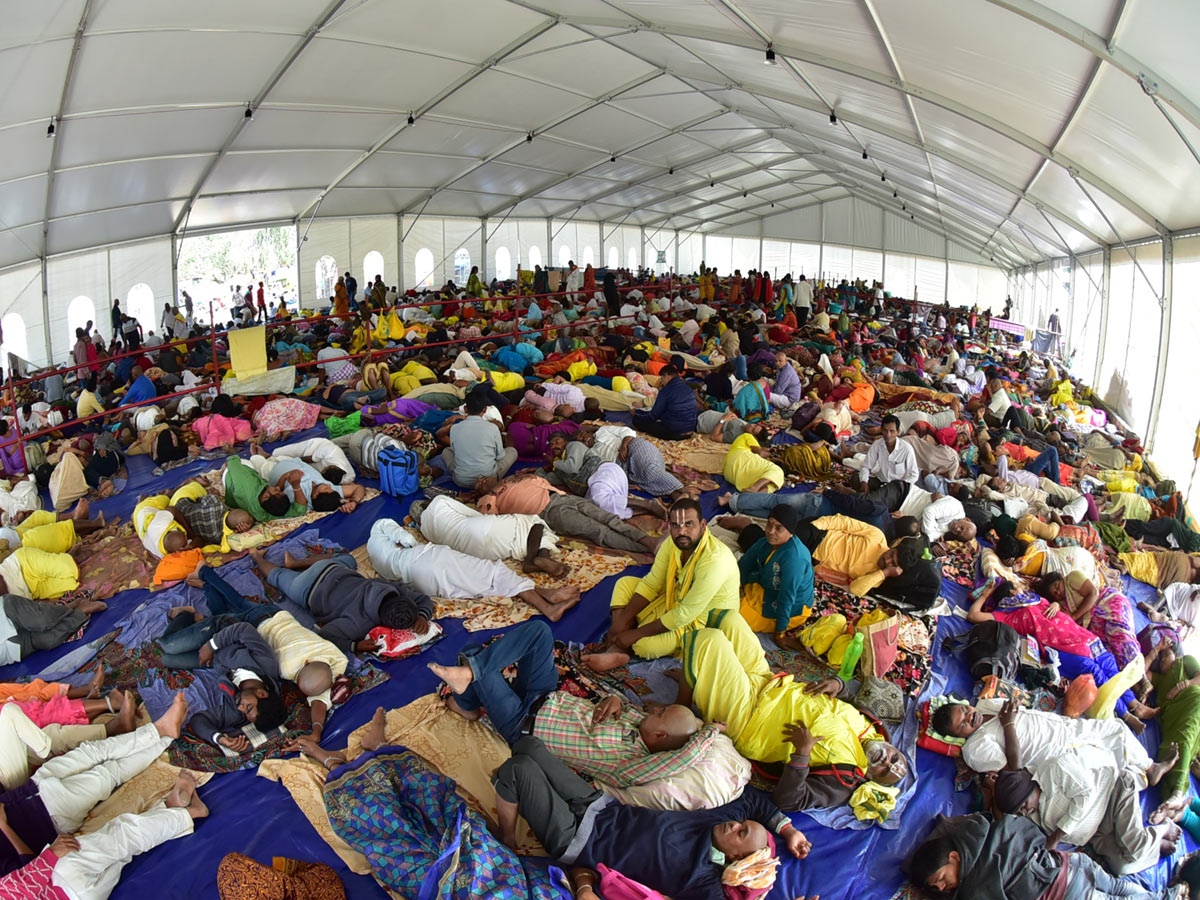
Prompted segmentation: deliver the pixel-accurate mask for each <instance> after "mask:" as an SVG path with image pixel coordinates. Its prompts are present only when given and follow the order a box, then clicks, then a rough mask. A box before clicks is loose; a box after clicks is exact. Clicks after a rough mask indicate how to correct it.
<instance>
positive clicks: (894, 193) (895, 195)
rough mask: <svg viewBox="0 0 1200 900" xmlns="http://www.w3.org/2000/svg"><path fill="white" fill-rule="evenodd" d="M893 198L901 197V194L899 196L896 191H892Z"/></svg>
mask: <svg viewBox="0 0 1200 900" xmlns="http://www.w3.org/2000/svg"><path fill="white" fill-rule="evenodd" d="M892 196H893V197H899V196H900V195H899V194H897V193H896V192H895V191H892Z"/></svg>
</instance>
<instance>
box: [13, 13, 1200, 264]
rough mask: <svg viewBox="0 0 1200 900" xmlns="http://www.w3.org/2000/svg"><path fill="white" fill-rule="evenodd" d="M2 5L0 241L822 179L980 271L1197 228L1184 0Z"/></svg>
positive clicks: (768, 195)
mask: <svg viewBox="0 0 1200 900" xmlns="http://www.w3.org/2000/svg"><path fill="white" fill-rule="evenodd" d="M10 6H11V8H8V9H6V10H5V18H6V22H5V41H4V44H3V46H0V78H2V79H3V80H4V81H5V83H6V84H7V90H6V92H5V99H4V104H3V107H0V211H2V212H0V267H4V266H10V265H13V264H17V263H21V262H24V261H28V260H32V259H37V258H39V257H44V256H48V255H54V254H61V253H64V252H69V251H73V250H78V249H81V248H86V247H91V246H97V245H102V244H108V243H112V242H117V241H124V240H131V239H138V238H145V237H150V236H155V235H163V234H170V233H178V232H180V231H181V230H182V229H184V228H188V229H197V228H216V227H226V226H235V225H241V224H249V223H257V222H265V221H289V220H291V221H295V220H300V219H307V218H308V217H310V216H312V215H313V214H314V213H316V214H317V215H320V216H330V215H351V214H366V215H371V214H383V213H393V214H394V213H406V214H415V213H417V212H418V211H422V212H423V213H424V214H429V215H438V216H471V217H480V216H488V217H493V218H496V217H502V216H505V215H509V216H513V217H519V216H539V217H559V216H574V217H575V218H578V219H590V220H616V219H620V220H623V221H624V222H626V223H627V224H638V225H642V224H644V225H649V226H653V227H655V228H659V227H663V226H665V227H668V228H671V229H684V230H703V231H730V230H737V229H740V228H744V227H745V226H747V225H749V226H750V227H751V230H752V231H753V232H755V233H757V232H759V231H760V229H762V230H763V231H764V233H765V231H769V230H770V229H771V228H772V227H775V225H778V224H779V223H782V222H786V221H788V220H787V219H786V218H785V217H784V216H785V214H786V213H787V211H788V210H793V209H794V210H797V211H803V210H805V209H807V208H808V207H810V206H811V204H813V203H814V202H821V201H826V200H830V199H836V198H853V201H854V204H856V205H862V206H868V205H869V206H871V207H872V208H874V209H875V210H877V214H878V216H883V215H884V211H885V210H886V213H887V216H888V217H893V214H894V215H895V216H903V217H907V218H908V219H909V221H911V222H912V223H914V224H919V225H921V226H922V227H923V228H925V229H927V230H929V231H930V232H932V233H935V234H937V235H939V236H940V237H941V238H942V239H943V240H946V239H948V240H952V241H954V242H955V243H956V244H957V245H960V246H961V247H962V248H964V250H968V251H970V252H971V253H973V254H976V255H977V256H978V257H980V258H984V259H987V260H992V261H994V262H995V264H997V265H1000V266H1003V267H1005V268H1011V267H1016V266H1020V265H1023V264H1025V263H1027V262H1030V261H1035V260H1039V259H1042V258H1047V257H1053V256H1062V255H1065V254H1067V253H1068V251H1081V250H1085V249H1087V248H1091V247H1095V246H1099V245H1106V244H1115V243H1119V242H1120V241H1121V240H1132V239H1136V238H1141V237H1145V236H1151V235H1154V234H1156V233H1160V234H1161V233H1167V232H1170V231H1176V230H1180V229H1186V228H1191V227H1194V226H1197V225H1200V179H1197V178H1195V177H1193V176H1194V174H1195V166H1196V164H1197V159H1196V158H1195V156H1194V155H1193V153H1194V150H1193V148H1196V147H1200V108H1198V106H1197V100H1198V97H1200V70H1198V69H1197V67H1196V66H1195V64H1194V61H1193V58H1194V54H1193V53H1192V52H1191V47H1190V38H1191V36H1194V35H1195V34H1197V33H1200V6H1198V5H1197V4H1193V3H1181V2H1171V0H1143V2H1138V3H1127V2H1120V0H1096V2H1092V3H1087V4H1080V3H1063V2H1048V3H1046V4H1040V3H1037V2H1034V0H958V2H955V3H945V2H941V0H837V2H830V0H821V2H813V0H808V2H804V0H744V2H740V3H738V4H733V3H730V2H724V0H717V2H712V3H707V2H698V0H667V2H664V0H653V2H649V0H612V2H607V0H562V2H552V0H544V2H524V0H442V2H439V3H420V2H395V0H333V2H329V0H256V2H253V3H246V2H233V0H209V2H205V3H190V4H185V3H181V2H162V0H60V2H52V3H38V2H29V0H26V2H21V3H17V4H11V5H10ZM768 44H769V45H770V46H771V47H772V49H773V51H774V52H775V54H776V63H777V64H776V65H774V66H768V65H764V59H765V52H766V49H767V47H768ZM248 105H249V107H250V109H252V111H253V119H247V118H246V117H245V112H246V109H247V106H248ZM410 114H411V115H413V116H415V124H413V125H411V126H410V125H409V124H408V118H409V116H410ZM831 115H834V116H836V122H834V121H831ZM51 121H54V123H55V133H54V135H53V137H51V138H48V137H47V136H46V131H47V128H48V126H49V125H50V123H51ZM528 134H532V135H533V136H534V139H533V142H532V143H529V142H527V140H526V137H527V135H528ZM1189 143H1190V145H1191V146H1190V147H1189ZM864 152H865V154H866V157H865V158H864ZM614 157H615V159H614ZM893 194H894V195H895V196H893ZM902 205H903V209H901V206H902ZM764 217H766V218H768V219H769V220H771V221H772V222H774V223H775V225H772V224H769V223H764V224H763V225H761V226H760V225H759V222H760V220H762V219H764Z"/></svg>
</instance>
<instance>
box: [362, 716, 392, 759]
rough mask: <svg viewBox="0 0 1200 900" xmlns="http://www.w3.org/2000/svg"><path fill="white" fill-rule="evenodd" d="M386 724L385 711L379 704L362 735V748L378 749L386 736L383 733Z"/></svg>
mask: <svg viewBox="0 0 1200 900" xmlns="http://www.w3.org/2000/svg"><path fill="white" fill-rule="evenodd" d="M386 725H387V713H386V712H384V709H383V707H382V706H380V707H378V708H376V710H375V715H373V716H372V717H371V725H370V727H369V728H368V729H367V732H366V734H364V735H363V738H362V748H363V749H364V750H378V749H379V748H380V747H382V746H383V742H384V741H385V740H386V739H387V736H386V735H385V734H384V728H385V726H386Z"/></svg>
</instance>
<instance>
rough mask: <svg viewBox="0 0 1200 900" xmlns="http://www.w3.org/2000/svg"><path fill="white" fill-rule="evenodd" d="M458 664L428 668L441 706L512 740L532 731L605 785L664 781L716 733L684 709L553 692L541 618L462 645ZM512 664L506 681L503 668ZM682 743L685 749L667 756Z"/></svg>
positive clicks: (549, 646)
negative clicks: (645, 708) (443, 690)
mask: <svg viewBox="0 0 1200 900" xmlns="http://www.w3.org/2000/svg"><path fill="white" fill-rule="evenodd" d="M459 660H460V662H461V663H462V664H460V665H457V666H442V665H438V664H437V663H430V664H429V668H430V669H431V670H432V671H433V673H434V674H435V675H437V676H438V677H439V678H441V679H442V680H443V681H444V682H446V684H447V685H449V687H450V690H451V691H453V693H452V694H451V695H450V696H449V697H448V698H447V700H446V705H447V706H448V707H449V708H450V709H451V710H452V711H454V712H456V713H458V714H459V715H461V716H463V717H464V718H466V719H478V718H479V717H480V715H482V712H483V710H484V709H486V710H487V715H488V718H489V719H490V720H491V723H492V725H493V726H494V727H495V729H496V731H498V732H499V733H500V736H501V737H502V738H504V740H506V741H507V742H508V743H509V744H515V743H516V742H517V741H519V740H520V739H521V737H522V736H523V735H530V734H531V735H533V736H534V737H535V738H537V739H538V740H539V741H540V742H542V743H543V744H544V745H545V746H546V747H547V748H548V750H549V752H550V753H552V754H554V755H555V756H557V757H558V758H559V759H561V760H563V761H564V762H565V763H566V764H567V765H569V766H571V768H573V769H577V770H578V771H580V772H583V773H584V774H586V775H588V776H590V777H591V778H593V779H596V780H598V781H603V782H605V783H606V784H612V785H614V786H616V787H628V786H630V785H634V784H644V783H646V782H648V781H655V780H658V779H661V778H668V777H670V776H671V775H673V774H677V773H678V772H680V771H682V770H684V769H686V768H687V767H688V766H690V765H691V764H692V763H694V762H695V761H696V760H697V759H698V758H699V757H700V756H702V755H703V754H704V752H706V751H707V749H708V747H709V745H710V744H711V743H712V739H713V736H714V735H715V734H716V732H715V731H714V730H713V729H706V728H702V726H701V723H700V721H699V720H698V719H697V718H696V717H695V716H694V715H692V712H691V710H689V709H688V708H687V707H686V706H663V707H659V708H657V709H655V710H654V711H652V712H650V713H649V714H645V713H642V712H640V711H638V710H634V709H629V708H626V707H625V705H624V704H623V703H622V701H621V699H620V698H619V697H615V696H614V697H608V698H607V699H605V700H604V701H602V702H601V703H599V704H592V703H590V702H588V701H587V700H583V699H580V698H579V697H576V696H574V695H572V694H570V693H568V692H566V691H558V690H556V688H557V687H558V669H557V668H556V666H555V664H554V636H553V634H551V632H550V626H549V625H547V624H546V623H545V622H525V623H523V624H522V625H519V626H517V627H516V628H513V629H512V630H510V631H508V632H507V633H506V634H504V635H503V636H501V637H500V638H499V639H498V640H495V641H493V642H492V643H490V644H488V645H487V646H486V647H485V646H481V645H479V644H468V645H467V646H466V647H464V648H463V650H462V652H461V653H460V654H459ZM514 664H515V665H516V667H517V677H516V679H515V681H514V682H513V683H512V684H509V682H508V681H507V680H505V678H504V674H503V673H504V670H505V669H506V668H507V667H508V666H511V665H514ZM685 745H686V746H688V748H689V752H688V753H686V754H678V753H670V752H667V751H674V750H679V749H681V748H683V747H684V746H685Z"/></svg>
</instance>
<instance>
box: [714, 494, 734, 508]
mask: <svg viewBox="0 0 1200 900" xmlns="http://www.w3.org/2000/svg"><path fill="white" fill-rule="evenodd" d="M732 496H733V494H732V493H731V492H728V491H727V492H726V493H724V494H722V495H721V496H720V497H718V498H717V505H719V506H728V505H729V498H730V497H732Z"/></svg>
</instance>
